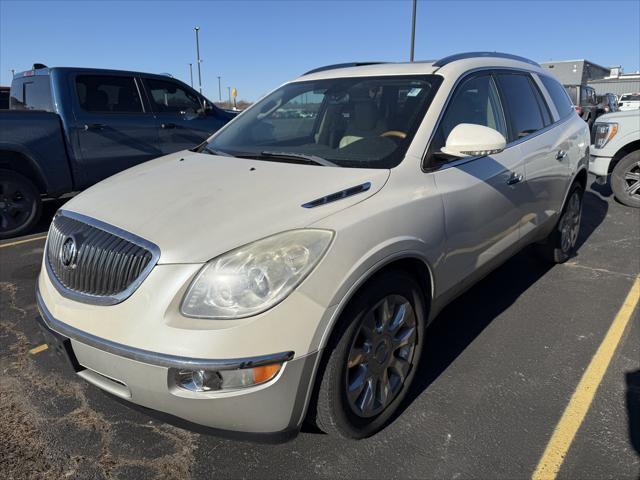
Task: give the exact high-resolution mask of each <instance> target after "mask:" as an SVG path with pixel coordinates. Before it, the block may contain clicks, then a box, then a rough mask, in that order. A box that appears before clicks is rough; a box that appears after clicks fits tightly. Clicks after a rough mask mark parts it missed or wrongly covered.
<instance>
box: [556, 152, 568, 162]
mask: <svg viewBox="0 0 640 480" xmlns="http://www.w3.org/2000/svg"><path fill="white" fill-rule="evenodd" d="M566 156H567V152H565V151H564V150H559V151H558V153H556V160H563V159H564V157H566Z"/></svg>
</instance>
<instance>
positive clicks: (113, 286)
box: [45, 211, 160, 305]
mask: <svg viewBox="0 0 640 480" xmlns="http://www.w3.org/2000/svg"><path fill="white" fill-rule="evenodd" d="M159 256H160V250H159V249H158V247H157V246H156V245H154V244H153V243H151V242H148V241H146V240H144V239H142V238H140V237H138V236H136V235H133V234H131V233H128V232H125V231H124V230H121V229H119V228H117V227H114V226H112V225H108V224H105V223H102V222H99V221H97V220H95V219H92V218H89V217H85V216H84V215H80V214H77V213H73V212H67V211H60V212H59V213H58V214H57V215H56V217H55V218H54V219H53V222H52V223H51V227H50V228H49V236H48V238H47V247H46V261H45V264H46V266H47V271H48V272H49V277H50V278H51V280H52V282H53V284H54V285H55V286H56V288H57V289H58V291H59V292H60V293H61V294H62V295H64V296H65V297H68V298H73V299H74V300H78V301H82V302H85V303H95V304H101V305H113V304H116V303H120V302H121V301H123V300H124V299H125V298H127V297H128V296H129V295H131V294H132V293H133V292H134V291H135V289H136V288H137V287H138V286H139V285H140V283H142V281H143V280H144V278H145V277H146V276H147V275H148V274H149V272H150V271H151V269H152V268H153V267H154V265H155V264H156V262H157V261H158V258H159Z"/></svg>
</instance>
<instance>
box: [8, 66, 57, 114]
mask: <svg viewBox="0 0 640 480" xmlns="http://www.w3.org/2000/svg"><path fill="white" fill-rule="evenodd" d="M10 101H11V108H12V109H13V110H44V111H47V112H50V111H51V110H52V107H51V86H50V84H49V76H45V75H42V76H40V75H34V76H31V77H24V78H22V79H18V80H14V81H13V84H12V85H11V100H10Z"/></svg>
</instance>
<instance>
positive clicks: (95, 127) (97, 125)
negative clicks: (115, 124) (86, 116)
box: [84, 123, 106, 131]
mask: <svg viewBox="0 0 640 480" xmlns="http://www.w3.org/2000/svg"><path fill="white" fill-rule="evenodd" d="M104 127H106V125H105V124H104V123H85V125H84V129H85V131H88V130H102V129H103V128H104Z"/></svg>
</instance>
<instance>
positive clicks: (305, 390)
mask: <svg viewBox="0 0 640 480" xmlns="http://www.w3.org/2000/svg"><path fill="white" fill-rule="evenodd" d="M36 298H37V305H38V309H39V310H40V314H41V318H42V322H41V323H42V324H43V326H44V327H45V328H46V329H48V330H50V331H53V332H55V333H56V334H57V338H58V340H59V339H60V337H62V338H63V339H66V338H68V339H69V340H68V341H69V342H70V345H71V351H72V355H73V357H74V358H73V360H74V361H75V367H74V370H76V373H77V374H78V375H79V376H81V377H82V378H84V379H85V380H87V381H88V382H90V383H92V384H94V385H96V386H98V387H99V388H101V389H103V390H106V391H108V392H109V393H111V394H113V395H116V396H118V397H120V398H123V399H126V400H128V401H131V402H134V403H136V404H138V405H142V406H144V407H147V408H150V409H153V410H158V411H161V412H164V413H167V414H169V415H172V416H176V417H179V418H182V419H185V420H187V421H190V422H194V423H197V424H200V425H205V426H207V427H212V428H215V429H217V430H219V431H226V432H235V433H257V434H274V433H285V432H290V431H296V430H297V429H299V427H300V425H301V423H302V420H303V418H304V414H305V409H306V408H305V407H306V403H307V398H308V396H309V394H310V388H311V384H312V381H311V380H312V377H313V372H314V369H315V364H316V361H317V359H318V352H314V353H311V354H308V355H304V356H301V357H298V358H296V359H293V352H291V351H287V352H281V353H277V354H274V355H265V356H259V357H250V358H239V359H225V360H217V359H202V358H190V357H181V356H175V355H166V354H160V353H155V352H151V351H147V350H141V349H138V348H131V347H128V346H126V345H122V344H118V343H114V342H111V341H108V340H105V339H102V338H99V337H97V336H94V335H91V334H88V333H86V332H83V331H81V330H78V329H76V328H74V327H72V326H70V325H67V324H65V323H63V322H61V321H59V320H57V319H56V318H54V317H53V315H52V314H51V313H50V311H49V310H48V309H47V307H46V305H45V304H44V302H43V299H42V296H41V295H40V292H39V291H36ZM74 361H72V365H74ZM275 361H284V362H285V363H284V366H283V368H282V370H281V371H280V372H279V373H278V375H277V376H276V377H275V378H274V379H272V380H270V381H269V382H267V383H265V384H262V385H257V386H255V387H249V388H245V389H238V390H229V391H226V392H225V391H216V392H205V393H195V392H190V391H186V390H183V389H180V388H178V387H176V386H175V385H173V384H172V382H171V380H170V378H169V368H171V367H174V368H185V369H193V368H207V367H208V368H216V369H233V368H247V367H250V366H259V365H264V364H268V363H273V362H275ZM221 433H223V432H221Z"/></svg>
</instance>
